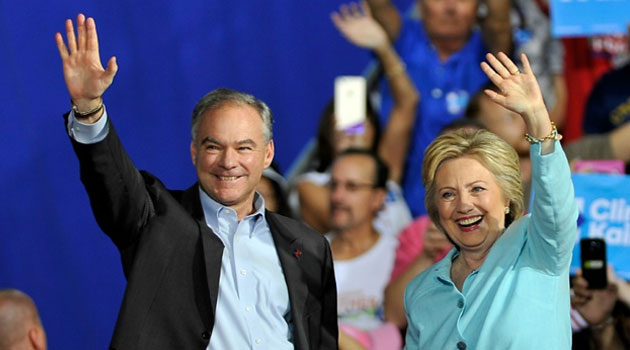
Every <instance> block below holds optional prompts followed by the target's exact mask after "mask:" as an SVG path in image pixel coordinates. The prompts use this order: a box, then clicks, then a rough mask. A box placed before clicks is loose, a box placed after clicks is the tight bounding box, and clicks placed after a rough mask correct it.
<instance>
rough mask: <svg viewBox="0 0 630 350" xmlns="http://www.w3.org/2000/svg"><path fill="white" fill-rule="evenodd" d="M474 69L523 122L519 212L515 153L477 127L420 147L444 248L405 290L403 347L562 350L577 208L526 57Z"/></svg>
mask: <svg viewBox="0 0 630 350" xmlns="http://www.w3.org/2000/svg"><path fill="white" fill-rule="evenodd" d="M486 59H487V62H483V63H482V64H481V67H482V69H483V71H484V72H485V74H486V75H487V76H488V78H490V80H491V81H492V82H493V83H494V84H495V85H497V86H498V87H499V92H494V91H491V90H486V94H487V95H488V97H489V98H490V99H491V100H492V101H494V102H495V103H498V104H500V105H501V106H503V107H505V108H507V109H508V110H511V111H513V112H515V113H518V114H519V115H520V116H521V118H523V120H524V122H525V125H526V126H527V134H526V135H525V137H526V138H527V140H528V142H529V143H530V157H531V162H532V178H533V181H532V183H533V187H534V189H535V191H536V196H535V198H534V202H533V205H532V208H531V213H529V214H527V215H523V205H524V204H523V190H522V184H521V174H520V170H519V162H518V155H517V153H516V151H515V150H514V149H513V148H512V147H511V146H509V145H508V144H507V143H506V142H505V141H504V140H503V139H501V138H499V137H498V136H496V135H495V134H493V133H491V132H489V131H486V130H478V131H467V130H459V131H454V132H451V133H448V134H445V135H442V136H439V137H438V138H437V139H436V140H434V141H433V142H432V143H431V145H430V146H429V147H428V148H427V150H426V152H425V157H424V163H423V167H422V168H423V173H422V180H423V182H424V185H425V187H426V188H427V195H426V198H425V203H426V205H427V209H428V212H429V216H430V217H431V219H432V220H433V221H434V222H435V223H436V225H437V226H438V227H439V228H440V229H441V230H442V231H443V232H444V233H445V234H446V235H447V236H448V238H449V239H450V240H451V241H452V243H453V245H454V246H455V248H454V249H452V250H451V251H450V252H449V253H448V254H447V255H446V257H445V258H444V259H442V260H441V261H440V262H438V263H437V264H435V265H433V266H432V267H430V268H428V269H427V270H425V271H424V272H423V273H421V274H420V275H418V276H417V277H416V278H415V279H414V280H412V281H411V283H409V285H408V287H407V290H406V292H405V310H406V314H407V320H408V328H407V335H406V349H408V350H412V349H460V350H463V349H569V348H570V347H571V325H570V319H569V298H570V294H569V267H570V263H571V252H572V249H573V244H574V242H575V235H576V231H577V217H578V208H577V203H576V201H575V196H574V191H573V185H572V182H571V172H570V169H569V164H568V161H567V159H566V157H565V155H564V152H563V151H562V146H561V145H560V142H559V139H560V138H561V137H560V135H559V134H558V132H557V129H556V128H555V125H554V124H553V123H552V122H551V121H550V119H549V113H548V111H547V108H546V106H545V104H544V102H543V97H542V94H541V92H540V88H539V86H538V83H537V81H536V78H535V77H534V74H533V72H532V69H531V66H530V65H529V61H528V60H527V57H526V56H525V55H522V56H521V59H522V61H523V66H524V69H523V72H521V71H520V70H519V69H518V67H517V66H516V65H515V64H514V62H513V61H512V60H510V59H509V58H508V57H507V55H505V54H503V53H499V54H498V55H497V56H494V55H492V54H487V55H486Z"/></svg>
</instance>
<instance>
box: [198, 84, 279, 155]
mask: <svg viewBox="0 0 630 350" xmlns="http://www.w3.org/2000/svg"><path fill="white" fill-rule="evenodd" d="M230 103H233V104H236V105H247V106H250V107H252V108H254V109H255V110H256V111H257V112H258V114H260V118H261V119H262V121H263V136H264V138H265V144H267V143H269V141H271V139H272V138H273V116H272V114H271V109H269V107H268V106H267V104H266V103H265V102H263V101H261V100H259V99H257V98H256V97H254V96H252V95H250V94H246V93H244V92H240V91H236V90H231V89H226V88H219V89H215V90H212V91H210V92H209V93H207V94H206V95H205V96H204V97H202V98H201V100H199V102H197V105H196V106H195V109H193V114H192V125H191V126H192V128H191V132H192V139H193V142H195V143H197V129H198V128H199V121H200V120H201V116H202V115H203V114H204V113H205V112H206V111H209V110H213V109H217V108H220V107H223V106H224V105H226V104H230Z"/></svg>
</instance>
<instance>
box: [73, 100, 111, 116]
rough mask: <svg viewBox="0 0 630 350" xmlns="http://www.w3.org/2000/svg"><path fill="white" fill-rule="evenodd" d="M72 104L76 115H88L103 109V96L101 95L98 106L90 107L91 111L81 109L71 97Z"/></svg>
mask: <svg viewBox="0 0 630 350" xmlns="http://www.w3.org/2000/svg"><path fill="white" fill-rule="evenodd" d="M70 104H71V105H72V110H73V111H74V115H75V116H78V117H87V116H89V115H92V114H94V113H96V112H100V110H101V109H103V98H102V97H101V102H99V104H98V106H96V107H94V108H92V109H90V110H89V111H85V112H82V111H80V110H79V107H77V105H75V104H74V101H72V99H70Z"/></svg>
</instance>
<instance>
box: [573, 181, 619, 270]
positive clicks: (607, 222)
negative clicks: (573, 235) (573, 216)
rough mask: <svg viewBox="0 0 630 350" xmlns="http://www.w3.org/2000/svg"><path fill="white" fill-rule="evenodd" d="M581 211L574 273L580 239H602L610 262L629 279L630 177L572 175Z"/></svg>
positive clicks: (575, 249) (578, 263) (574, 249)
mask: <svg viewBox="0 0 630 350" xmlns="http://www.w3.org/2000/svg"><path fill="white" fill-rule="evenodd" d="M572 178H573V185H574V187H575V199H576V201H577V205H578V208H579V210H580V216H579V218H578V235H577V239H576V242H575V246H574V248H573V260H572V261H571V273H572V274H573V273H575V270H576V269H577V268H579V267H580V238H603V239H604V240H605V241H606V257H607V260H608V264H610V265H612V266H614V268H615V273H616V274H617V276H619V277H623V278H624V279H626V280H630V176H628V175H608V174H573V176H572Z"/></svg>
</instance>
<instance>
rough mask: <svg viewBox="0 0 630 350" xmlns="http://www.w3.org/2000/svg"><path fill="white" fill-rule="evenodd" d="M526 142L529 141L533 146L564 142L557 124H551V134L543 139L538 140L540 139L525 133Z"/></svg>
mask: <svg viewBox="0 0 630 350" xmlns="http://www.w3.org/2000/svg"><path fill="white" fill-rule="evenodd" d="M525 140H527V142H529V143H531V144H534V143H541V142H545V141H547V140H562V135H560V134H559V133H558V128H556V123H554V122H551V132H550V133H549V135H547V136H545V137H543V138H538V137H534V136H532V135H530V134H527V133H525Z"/></svg>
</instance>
